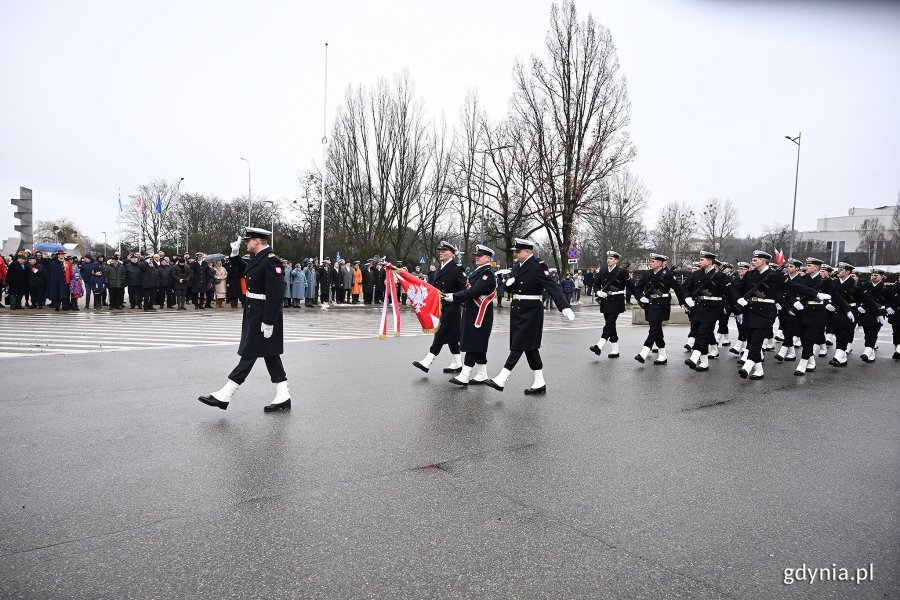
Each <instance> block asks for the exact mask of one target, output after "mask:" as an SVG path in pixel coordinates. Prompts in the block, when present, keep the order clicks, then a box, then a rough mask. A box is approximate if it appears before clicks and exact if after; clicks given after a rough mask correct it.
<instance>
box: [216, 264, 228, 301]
mask: <svg viewBox="0 0 900 600" xmlns="http://www.w3.org/2000/svg"><path fill="white" fill-rule="evenodd" d="M213 277H214V278H215V279H214V281H215V285H216V308H222V303H223V302H224V301H225V297H226V296H227V295H228V283H227V282H226V281H225V279H226V278H227V277H228V271H226V270H225V267H223V266H222V261H221V260H217V261H216V266H215V268H213Z"/></svg>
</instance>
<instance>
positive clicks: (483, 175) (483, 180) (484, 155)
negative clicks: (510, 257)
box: [475, 145, 512, 244]
mask: <svg viewBox="0 0 900 600" xmlns="http://www.w3.org/2000/svg"><path fill="white" fill-rule="evenodd" d="M508 148H512V146H511V145H505V146H497V147H495V148H485V149H484V150H476V151H475V152H478V153H480V154H481V243H482V244H484V243H485V242H484V234H485V231H484V230H485V226H484V205H485V204H487V202H485V196H486V195H487V193H486V192H485V187H486V186H485V185H484V184H485V183H487V163H486V159H487V155H488V152H494V151H495V150H506V149H508Z"/></svg>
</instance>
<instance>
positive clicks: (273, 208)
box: [263, 200, 275, 250]
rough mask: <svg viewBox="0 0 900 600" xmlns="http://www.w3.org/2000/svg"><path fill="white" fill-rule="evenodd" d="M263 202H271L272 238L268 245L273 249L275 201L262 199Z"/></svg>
mask: <svg viewBox="0 0 900 600" xmlns="http://www.w3.org/2000/svg"><path fill="white" fill-rule="evenodd" d="M263 204H271V205H272V239H270V240H269V246H271V248H272V250H274V249H275V201H274V200H263Z"/></svg>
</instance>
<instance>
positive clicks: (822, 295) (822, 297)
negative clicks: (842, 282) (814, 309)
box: [816, 292, 831, 302]
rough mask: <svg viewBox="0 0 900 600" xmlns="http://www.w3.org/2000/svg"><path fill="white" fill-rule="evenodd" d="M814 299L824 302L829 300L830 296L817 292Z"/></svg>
mask: <svg viewBox="0 0 900 600" xmlns="http://www.w3.org/2000/svg"><path fill="white" fill-rule="evenodd" d="M816 298H818V299H819V300H821V301H823V302H824V301H825V300H831V294H823V293H822V292H819V293H818V294H816Z"/></svg>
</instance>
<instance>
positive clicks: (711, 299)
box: [698, 296, 722, 302]
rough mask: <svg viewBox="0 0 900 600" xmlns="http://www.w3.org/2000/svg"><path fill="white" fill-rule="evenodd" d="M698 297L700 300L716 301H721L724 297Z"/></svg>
mask: <svg viewBox="0 0 900 600" xmlns="http://www.w3.org/2000/svg"><path fill="white" fill-rule="evenodd" d="M698 299H699V300H700V301H704V300H710V301H712V302H716V301H721V300H722V297H721V296H700V297H699V298H698Z"/></svg>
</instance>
